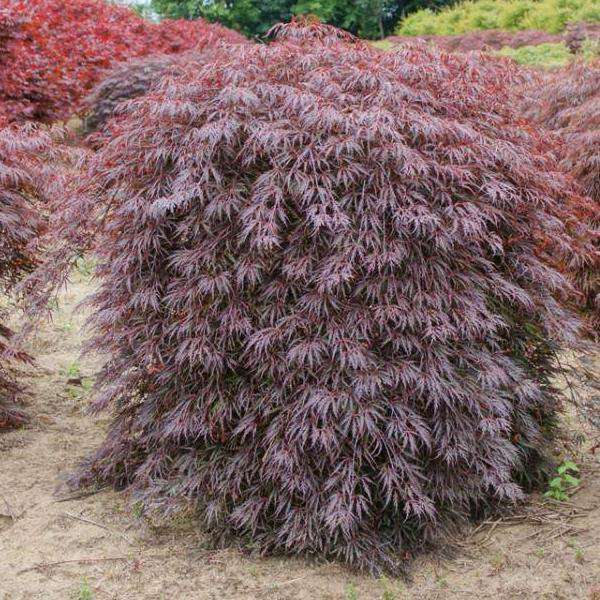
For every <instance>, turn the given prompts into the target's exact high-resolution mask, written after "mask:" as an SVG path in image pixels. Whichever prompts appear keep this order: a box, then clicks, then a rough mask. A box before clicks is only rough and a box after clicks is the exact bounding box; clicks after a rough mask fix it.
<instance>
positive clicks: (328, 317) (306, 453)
mask: <svg viewBox="0 0 600 600" xmlns="http://www.w3.org/2000/svg"><path fill="white" fill-rule="evenodd" d="M272 35H273V36H274V37H275V38H276V39H275V41H274V42H273V43H272V44H269V45H247V46H240V47H239V48H238V49H236V50H235V52H233V51H232V50H227V49H225V50H224V51H223V52H222V53H221V54H220V55H219V56H217V57H216V58H215V60H214V62H212V63H210V64H208V65H206V66H199V65H196V64H192V65H190V66H189V68H186V67H185V65H184V66H182V67H181V69H180V72H179V73H178V74H177V75H173V76H170V77H166V78H164V79H163V80H161V82H160V83H159V84H158V85H157V86H156V87H155V88H153V90H152V91H151V93H149V94H147V95H145V96H143V97H140V98H138V99H137V100H135V101H133V102H131V103H129V104H126V105H125V106H124V107H123V116H122V117H120V118H119V119H117V120H116V121H113V122H112V124H111V125H110V127H111V128H112V132H111V133H112V136H113V138H112V140H111V142H110V143H108V144H106V145H104V146H103V147H102V148H100V150H99V151H98V152H97V153H96V154H94V155H92V156H90V158H89V163H88V165H87V174H86V175H84V177H83V179H82V180H81V181H78V182H77V184H78V186H79V190H78V193H76V194H71V195H70V196H69V198H68V200H67V201H66V202H65V203H64V205H63V208H64V211H63V214H62V216H60V215H59V218H58V219H57V220H56V221H55V225H57V228H56V230H55V231H54V232H53V234H55V235H56V239H55V243H56V245H57V248H58V250H57V251H56V252H57V253H58V255H63V254H64V253H63V251H62V246H61V245H62V244H64V243H65V239H67V241H68V239H72V240H75V243H73V246H74V247H77V246H79V245H80V244H85V243H88V244H90V243H91V245H92V246H93V248H92V249H93V250H94V252H95V254H96V256H97V257H98V259H99V266H98V270H97V275H98V278H99V283H100V287H99V290H98V292H97V293H96V294H95V295H94V296H93V298H92V308H93V316H92V324H93V325H94V327H95V331H96V334H97V335H96V336H95V338H94V339H93V340H92V341H91V344H90V346H91V347H93V348H94V349H96V350H97V351H99V352H100V353H102V354H103V355H104V356H108V361H107V363H106V365H105V366H104V368H103V370H102V373H101V375H100V379H99V386H100V390H101V394H100V396H99V397H98V398H97V400H96V401H95V404H94V407H95V409H96V410H103V409H109V410H111V411H112V412H113V415H114V420H113V423H112V426H111V429H110V432H109V434H108V436H107V438H106V440H105V441H104V443H103V444H102V446H101V447H100V448H99V449H98V450H97V452H95V453H94V455H93V456H91V457H90V458H89V459H88V460H87V461H86V462H85V463H84V464H83V465H82V467H81V470H80V471H79V473H78V474H77V476H76V477H75V478H74V480H73V483H74V484H76V485H88V484H89V485H94V484H100V485H105V484H110V485H113V486H115V487H117V488H127V489H129V490H130V491H131V492H133V494H134V497H135V498H137V499H138V500H140V501H142V502H143V503H144V504H145V506H146V507H147V508H148V509H160V510H163V511H166V512H170V511H171V510H174V509H176V508H177V507H180V506H182V505H184V506H186V507H187V506H189V505H190V504H191V505H192V506H194V507H196V508H197V509H198V511H199V514H200V515H201V517H202V521H203V523H204V524H205V526H206V527H207V528H208V530H210V531H212V532H214V533H215V534H217V535H220V536H223V537H221V538H220V539H221V540H226V539H228V538H229V536H234V537H236V538H238V539H241V540H244V541H246V542H249V543H252V544H253V546H254V547H256V548H259V549H261V550H262V551H264V552H277V551H283V552H288V553H303V554H305V553H308V554H318V555H325V556H332V557H338V558H340V559H342V560H344V561H346V562H348V563H350V564H353V565H356V566H361V567H366V568H370V569H374V570H377V569H379V568H381V567H389V568H396V567H397V560H396V559H397V557H398V556H399V553H400V551H402V552H405V551H407V550H408V551H410V550H411V549H413V548H418V547H421V546H422V545H423V544H425V543H427V542H428V541H431V540H433V539H435V538H436V537H437V536H438V535H439V534H440V532H441V531H443V530H444V527H443V526H444V525H447V524H448V523H449V522H456V521H459V520H461V519H464V518H466V517H469V516H471V515H473V514H475V513H476V512H478V511H481V510H484V509H486V507H489V506H495V505H497V504H498V503H499V502H504V501H512V500H515V499H517V498H519V497H520V496H521V488H520V486H519V482H522V481H523V480H524V479H526V478H527V477H528V476H529V477H531V476H532V474H533V473H535V471H536V468H537V466H538V465H539V463H540V460H541V456H542V455H543V452H544V447H545V440H546V439H547V437H548V436H549V435H550V431H551V429H552V427H551V426H552V423H553V420H554V416H555V413H556V411H557V409H558V407H559V403H560V395H559V394H558V392H557V391H556V390H554V388H553V387H552V385H551V379H552V377H553V376H554V375H555V374H556V372H557V369H558V367H557V365H556V363H555V359H554V357H555V352H556V351H557V350H559V349H560V348H561V347H563V346H564V345H567V344H569V343H571V342H572V341H574V340H575V331H576V329H577V323H576V320H575V319H574V318H573V317H572V315H571V314H570V313H569V311H568V310H567V308H566V305H567V303H568V302H569V301H570V298H571V297H570V293H571V291H572V288H571V287H570V285H569V282H568V280H567V279H565V277H563V276H562V275H561V273H560V272H559V270H557V269H555V268H554V266H553V265H556V264H557V263H559V262H560V261H561V259H564V260H567V259H568V260H577V259H578V258H579V257H580V256H581V255H582V254H583V253H585V252H588V251H589V248H588V247H587V246H588V245H589V240H588V238H587V237H586V236H587V235H588V233H589V232H587V229H586V228H585V226H584V224H583V223H582V224H581V225H580V227H579V229H580V231H579V233H578V237H577V238H575V237H574V236H573V235H572V234H571V232H572V228H571V227H569V226H567V225H566V224H565V223H568V222H569V216H572V215H570V213H569V211H570V210H571V209H572V207H573V206H574V205H575V203H576V201H577V196H576V195H575V194H574V193H573V190H572V188H571V184H570V179H569V178H567V177H565V176H563V175H561V173H560V172H559V171H558V170H557V166H556V165H555V163H554V162H553V158H552V152H549V150H551V148H549V146H548V140H547V137H548V136H543V135H538V134H537V132H536V130H535V129H532V128H522V127H521V124H522V123H523V121H522V120H521V118H520V116H518V115H516V114H515V113H514V111H513V108H512V106H511V104H510V103H509V102H508V99H509V98H512V92H511V91H510V89H509V84H511V83H516V81H517V80H519V78H520V76H519V74H518V73H517V71H516V70H515V69H516V68H515V67H513V66H511V64H510V63H508V62H507V61H502V60H497V59H488V58H486V57H485V56H483V57H478V56H464V57H463V56H458V55H456V56H455V55H449V54H445V53H442V52H440V51H438V50H436V49H430V48H427V47H426V46H424V45H414V46H406V47H403V48H401V49H400V50H398V51H397V52H389V53H383V52H380V51H378V50H376V49H374V48H372V47H371V46H369V45H368V44H365V43H363V42H360V41H358V40H356V39H355V38H352V37H351V36H349V35H348V34H345V33H343V32H341V31H339V30H335V29H333V28H328V27H325V26H317V25H309V24H306V23H304V24H299V23H292V24H291V25H287V26H278V27H277V28H275V30H274V31H273V32H272ZM228 52H229V53H230V55H229V56H228ZM53 227H54V226H53ZM89 231H93V235H87V232H89ZM90 240H92V241H91V242H90ZM582 245H584V246H585V248H583V247H582ZM50 262H51V261H50ZM42 279H43V277H42Z"/></svg>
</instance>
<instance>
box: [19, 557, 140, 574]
mask: <svg viewBox="0 0 600 600" xmlns="http://www.w3.org/2000/svg"><path fill="white" fill-rule="evenodd" d="M119 560H129V559H128V558H127V556H107V557H101V558H74V559H72V560H57V561H54V562H47V563H38V564H37V565H33V566H32V567H27V568H26V569H21V570H20V571H17V575H21V574H23V573H28V572H29V571H37V569H46V568H48V567H56V566H59V565H68V564H93V563H97V562H111V561H119Z"/></svg>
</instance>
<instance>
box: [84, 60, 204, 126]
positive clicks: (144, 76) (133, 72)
mask: <svg viewBox="0 0 600 600" xmlns="http://www.w3.org/2000/svg"><path fill="white" fill-rule="evenodd" d="M204 54H206V55H207V56H208V55H209V51H205V52H204ZM201 57H202V54H201V53H199V52H184V53H182V54H173V55H163V54H161V55H159V56H150V57H144V58H140V59H137V60H132V61H129V62H126V63H120V64H118V65H116V66H115V67H114V68H112V69H111V70H110V71H108V72H107V73H106V76H105V77H104V79H102V81H101V82H100V83H99V84H98V85H97V86H96V87H95V88H94V89H93V91H92V93H91V94H90V95H89V96H88V97H87V98H86V100H85V104H86V105H87V106H88V107H89V110H88V112H87V114H86V116H85V128H86V131H87V132H88V133H92V132H96V131H102V130H103V129H104V127H105V126H106V123H107V121H108V120H109V119H110V118H111V117H113V116H114V114H115V112H116V110H117V106H118V105H119V104H120V103H121V102H124V101H125V100H131V99H133V98H137V97H139V96H143V95H144V94H146V93H147V92H148V90H150V88H151V87H152V86H153V85H155V84H156V83H157V82H158V81H159V80H160V78H161V77H162V76H163V75H164V74H165V73H167V72H168V71H169V70H170V69H172V68H173V67H175V66H177V65H178V64H185V63H189V62H192V61H196V62H197V61H199V60H201Z"/></svg>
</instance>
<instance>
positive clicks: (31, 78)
mask: <svg viewBox="0 0 600 600" xmlns="http://www.w3.org/2000/svg"><path fill="white" fill-rule="evenodd" d="M242 39H243V38H242V37H241V36H240V35H239V34H237V33H236V32H233V31H231V30H227V29H225V28H224V27H222V26H220V25H214V24H209V23H207V22H206V21H204V20H202V19H200V20H196V21H185V20H179V21H164V22H162V23H160V24H155V23H151V22H149V21H146V20H144V19H142V18H141V17H139V16H138V15H137V14H136V13H134V12H133V11H132V10H130V9H128V8H125V7H122V6H118V5H116V4H113V3H109V2H103V1H102V0H68V1H67V0H0V67H1V68H0V102H1V103H3V105H4V106H6V107H8V109H9V110H8V112H9V113H10V118H11V120H14V121H18V120H23V119H31V120H40V121H51V120H55V119H61V118H65V117H68V116H69V115H70V114H72V112H73V111H74V110H76V109H77V108H78V106H79V102H80V100H81V99H82V97H83V96H84V95H85V94H86V93H87V92H89V90H90V89H91V87H92V86H93V85H94V84H95V83H96V82H97V81H98V80H99V79H100V78H101V76H102V73H103V71H104V70H105V69H106V68H108V67H110V66H111V65H112V64H114V63H116V62H119V61H123V60H125V59H127V58H131V57H136V56H144V55H147V54H152V53H161V52H162V53H167V54H169V53H177V52H182V51H184V50H189V49H191V48H195V49H198V50H201V49H203V48H205V47H208V46H212V45H215V44H216V43H218V42H219V41H220V40H226V41H233V42H235V41H241V40H242Z"/></svg>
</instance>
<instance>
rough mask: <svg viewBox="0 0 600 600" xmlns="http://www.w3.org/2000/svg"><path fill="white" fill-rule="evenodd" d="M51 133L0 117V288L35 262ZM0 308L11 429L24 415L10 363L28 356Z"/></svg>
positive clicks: (2, 424)
mask: <svg viewBox="0 0 600 600" xmlns="http://www.w3.org/2000/svg"><path fill="white" fill-rule="evenodd" d="M52 148H53V144H52V139H51V137H50V136H49V135H48V134H47V133H45V132H42V131H38V130H36V129H34V128H32V127H30V126H28V127H23V128H15V127H11V126H9V125H8V124H7V123H6V121H4V122H2V119H0V292H1V293H2V294H8V293H10V292H11V291H12V290H13V288H14V287H15V284H17V283H18V282H19V281H20V280H21V279H22V278H23V277H24V276H26V275H27V274H28V273H30V272H31V271H32V270H33V269H34V268H35V266H36V265H37V264H38V262H39V251H38V241H39V239H40V236H41V234H42V232H43V229H44V227H45V220H44V218H43V216H42V207H41V203H43V202H44V198H45V197H46V195H47V193H48V191H49V189H50V188H49V187H48V185H49V182H50V181H51V180H53V179H54V177H55V176H56V175H55V174H53V175H50V173H49V172H48V171H47V169H46V167H45V166H44V165H43V163H42V162H41V161H42V160H50V159H52V158H53V151H52ZM5 317H6V314H5V311H4V310H0V430H1V429H6V428H9V427H16V426H18V425H21V424H22V423H24V422H25V420H26V417H25V415H24V414H23V412H22V411H21V410H20V409H19V408H18V407H17V404H18V397H19V394H20V393H21V392H22V387H21V386H20V385H19V384H18V383H17V381H16V379H15V376H14V375H15V373H14V365H15V363H17V362H18V363H27V362H31V358H30V357H29V356H28V355H27V354H26V353H25V352H22V351H20V350H18V349H17V348H16V347H15V345H14V344H13V332H12V331H11V330H10V329H9V328H8V327H6V326H5V325H4V324H3V323H2V321H4V320H5Z"/></svg>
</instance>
